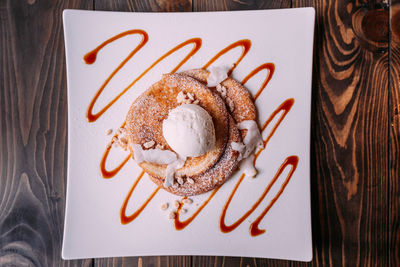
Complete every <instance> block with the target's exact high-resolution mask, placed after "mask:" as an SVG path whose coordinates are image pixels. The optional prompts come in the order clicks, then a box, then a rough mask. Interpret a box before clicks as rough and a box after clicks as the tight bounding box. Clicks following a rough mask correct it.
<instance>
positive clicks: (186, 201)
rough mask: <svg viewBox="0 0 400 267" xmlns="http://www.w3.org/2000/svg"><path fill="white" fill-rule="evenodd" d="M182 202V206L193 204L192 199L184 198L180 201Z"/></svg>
mask: <svg viewBox="0 0 400 267" xmlns="http://www.w3.org/2000/svg"><path fill="white" fill-rule="evenodd" d="M182 202H183V204H189V205H190V204H192V203H193V200H192V199H190V198H185V199H184V200H182Z"/></svg>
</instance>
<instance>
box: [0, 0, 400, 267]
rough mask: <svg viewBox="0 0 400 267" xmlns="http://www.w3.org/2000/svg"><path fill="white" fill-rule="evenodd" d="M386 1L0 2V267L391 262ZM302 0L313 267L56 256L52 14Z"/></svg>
mask: <svg viewBox="0 0 400 267" xmlns="http://www.w3.org/2000/svg"><path fill="white" fill-rule="evenodd" d="M389 2H390V1H389ZM395 2H398V1H392V3H391V4H390V3H388V1H383V2H382V3H380V2H375V1H374V2H372V1H371V2H369V3H365V4H363V3H360V1H333V0H331V1H325V0H314V1H311V0H276V1H256V0H250V1H245V0H232V1H229V0H226V1H217V0H192V1H191V0H171V1H169V2H168V1H165V0H148V1H140V0H126V1H123V0H113V1H109V0H93V1H87V0H69V1H61V0H59V1H55V0H53V1H52V0H25V1H24V0H2V1H0V64H1V65H0V66H1V67H0V70H1V76H0V81H1V82H0V108H1V114H0V118H1V120H0V265H1V266H4V265H5V266H9V265H11V266H31V265H37V266H120V265H124V266H136V265H137V266H147V265H150V266H160V265H162V266H166V265H168V266H192V265H193V266H220V265H223V266H239V265H240V266H289V265H290V266H305V265H316V266H328V265H329V266H342V265H343V266H344V265H346V266H357V265H361V266H365V265H374V266H388V265H390V266H400V254H399V251H400V227H399V225H400V217H399V216H400V215H399V214H400V181H399V179H400V164H399V163H400V139H399V138H400V115H399V112H400V3H398V4H396V3H395ZM301 6H314V7H315V9H316V31H315V48H314V51H315V53H314V71H313V101H312V103H313V106H312V129H311V131H312V142H311V143H312V146H311V151H312V153H311V154H312V156H311V162H312V163H311V164H312V165H311V171H312V176H311V183H312V214H313V217H312V224H313V243H314V259H313V261H312V263H311V264H306V263H297V262H289V261H278V260H267V259H253V258H232V257H198V256H193V257H140V258H139V257H132V258H109V259H87V260H78V261H63V260H62V259H61V257H60V253H61V241H62V237H63V222H64V209H65V185H66V166H67V87H66V72H65V56H64V42H63V26H62V19H61V18H62V10H63V9H65V8H79V9H90V10H114V11H210V10H240V9H269V8H290V7H301ZM390 28H391V29H392V30H390ZM293 45H296V44H293Z"/></svg>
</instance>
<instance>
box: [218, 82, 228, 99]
mask: <svg viewBox="0 0 400 267" xmlns="http://www.w3.org/2000/svg"><path fill="white" fill-rule="evenodd" d="M216 89H217V91H218V92H219V93H220V94H221V96H222V98H225V97H226V87H225V86H222V85H221V84H218V85H217V87H216Z"/></svg>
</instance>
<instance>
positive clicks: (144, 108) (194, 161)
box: [126, 74, 229, 179]
mask: <svg viewBox="0 0 400 267" xmlns="http://www.w3.org/2000/svg"><path fill="white" fill-rule="evenodd" d="M180 91H184V92H189V93H192V94H194V95H195V97H196V99H199V100H200V103H199V105H200V106H201V107H203V108H204V109H205V110H206V111H207V112H209V114H210V115H211V117H212V118H213V123H214V127H215V135H216V144H215V146H214V148H213V149H212V150H210V151H209V152H207V153H205V154H204V155H202V156H200V157H195V158H188V159H187V160H186V163H185V166H184V167H183V168H181V169H179V170H178V171H177V174H179V175H184V176H188V177H192V176H195V175H198V174H200V173H202V172H204V170H207V169H209V168H211V167H212V166H213V165H214V164H215V163H216V162H217V161H218V159H219V158H220V157H221V155H222V153H223V152H224V150H225V146H226V142H227V139H228V116H229V114H228V112H227V110H226V107H225V103H224V101H223V100H222V99H221V98H220V97H219V96H218V95H217V94H216V93H215V92H212V91H211V90H210V89H208V88H207V87H206V86H205V85H204V84H202V83H200V82H199V81H197V80H195V79H193V78H191V77H188V76H185V75H181V74H165V75H163V77H162V79H161V80H160V81H158V82H157V83H155V84H153V85H152V86H151V87H150V88H149V89H148V90H147V91H145V92H144V93H143V94H142V95H140V96H139V97H138V98H137V99H136V100H135V101H134V102H133V104H132V106H131V108H130V110H129V112H128V115H127V120H126V128H127V134H128V138H129V141H130V143H133V144H140V145H143V144H145V143H146V142H149V141H154V142H155V143H156V144H158V145H162V146H164V147H165V148H166V149H169V150H172V149H171V148H170V147H169V146H168V144H167V142H166V141H165V139H164V136H163V134H162V123H163V120H164V119H166V118H167V117H168V113H169V111H170V110H171V109H174V108H176V107H177V106H178V105H179V103H178V102H177V95H178V93H179V92H180ZM131 152H132V151H131ZM140 166H141V167H142V168H143V169H144V170H145V171H146V172H147V173H148V174H149V175H151V176H154V177H157V178H160V179H164V178H165V169H166V165H158V164H154V163H149V162H142V163H140Z"/></svg>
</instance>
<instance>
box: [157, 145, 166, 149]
mask: <svg viewBox="0 0 400 267" xmlns="http://www.w3.org/2000/svg"><path fill="white" fill-rule="evenodd" d="M156 148H157V149H161V150H164V149H165V147H164V145H163V144H157V145H156Z"/></svg>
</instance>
